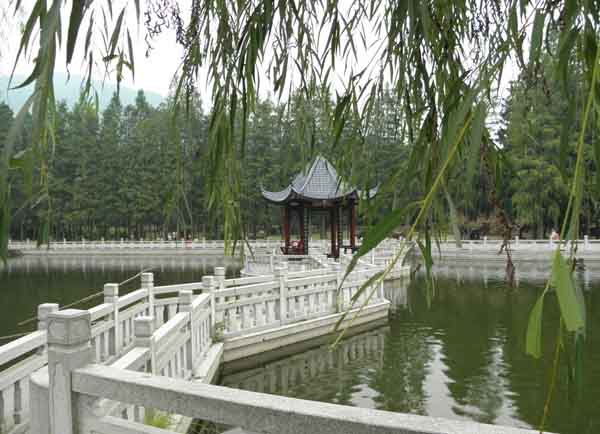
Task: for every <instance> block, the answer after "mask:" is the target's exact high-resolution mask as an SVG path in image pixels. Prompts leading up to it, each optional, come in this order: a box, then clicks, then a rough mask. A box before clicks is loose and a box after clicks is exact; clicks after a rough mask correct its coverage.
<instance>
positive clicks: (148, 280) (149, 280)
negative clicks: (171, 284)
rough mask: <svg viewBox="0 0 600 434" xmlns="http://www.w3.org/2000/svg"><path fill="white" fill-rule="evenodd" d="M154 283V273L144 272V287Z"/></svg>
mask: <svg viewBox="0 0 600 434" xmlns="http://www.w3.org/2000/svg"><path fill="white" fill-rule="evenodd" d="M151 285H154V273H142V287H144V288H146V287H148V286H151Z"/></svg>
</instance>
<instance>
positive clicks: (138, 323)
mask: <svg viewBox="0 0 600 434" xmlns="http://www.w3.org/2000/svg"><path fill="white" fill-rule="evenodd" d="M154 324H155V321H154V317H153V316H138V317H137V318H135V319H134V320H133V335H134V344H135V346H136V347H142V348H148V351H149V352H150V360H149V362H148V363H146V366H145V370H146V372H150V373H152V374H156V372H155V371H156V353H155V351H154V339H153V337H152V334H153V333H154Z"/></svg>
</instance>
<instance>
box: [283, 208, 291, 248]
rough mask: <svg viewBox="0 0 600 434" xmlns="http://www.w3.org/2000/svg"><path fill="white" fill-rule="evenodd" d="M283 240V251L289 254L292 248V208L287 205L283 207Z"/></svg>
mask: <svg viewBox="0 0 600 434" xmlns="http://www.w3.org/2000/svg"><path fill="white" fill-rule="evenodd" d="M283 240H284V243H285V244H284V246H285V247H284V248H283V253H284V254H285V255H287V254H288V252H289V250H290V209H289V207H288V206H287V205H285V206H284V208H283Z"/></svg>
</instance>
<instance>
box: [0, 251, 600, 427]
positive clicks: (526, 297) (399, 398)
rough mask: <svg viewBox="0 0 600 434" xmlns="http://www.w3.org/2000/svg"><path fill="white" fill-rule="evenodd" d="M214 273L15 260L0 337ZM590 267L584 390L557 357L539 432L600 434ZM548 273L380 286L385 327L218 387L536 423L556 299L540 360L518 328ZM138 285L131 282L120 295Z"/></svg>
mask: <svg viewBox="0 0 600 434" xmlns="http://www.w3.org/2000/svg"><path fill="white" fill-rule="evenodd" d="M222 265H227V273H228V275H229V276H232V275H233V274H235V273H237V272H238V270H239V265H238V264H237V263H236V262H232V261H227V260H226V259H225V258H218V257H200V256H175V255H174V256H168V257H157V256H152V257H145V258H144V257H139V256H110V257H109V256H89V257H88V256H85V257H74V256H65V257H59V256H49V257H37V256H26V257H23V258H17V259H12V260H10V262H9V265H8V268H3V269H2V270H0V306H1V309H2V314H1V315H0V334H1V335H7V334H11V333H17V332H21V331H26V330H28V329H31V328H32V327H33V324H31V326H30V327H29V328H23V327H17V326H16V323H17V322H19V321H22V320H24V319H26V318H28V317H31V316H34V315H35V311H36V307H37V305H38V304H40V303H43V302H57V303H60V304H61V305H65V304H67V303H71V302H73V301H76V300H78V299H80V298H82V297H85V296H87V295H89V294H92V293H95V292H97V291H100V290H102V285H103V284H104V283H107V282H121V281H123V280H125V279H127V278H129V277H130V276H132V275H134V274H136V273H138V272H139V271H140V270H142V269H147V268H153V270H152V271H153V272H154V274H155V285H163V284H172V283H183V282H191V281H199V280H201V278H202V276H203V275H204V274H212V269H213V267H214V266H222ZM588 268H589V269H588V270H587V271H586V272H584V273H580V274H579V275H578V277H579V278H580V280H581V283H580V284H581V285H582V286H583V288H584V292H585V297H586V306H587V338H586V339H587V340H586V345H585V347H586V348H585V353H584V361H583V364H584V370H585V379H584V381H585V386H584V391H583V395H582V396H580V397H576V396H569V392H568V388H567V384H566V381H565V373H566V370H567V365H566V363H565V361H564V358H563V359H562V363H561V370H560V374H561V375H560V381H559V383H558V387H557V390H556V394H555V400H554V401H553V405H552V408H551V412H550V417H549V421H548V424H547V428H546V429H547V430H550V431H553V432H557V433H561V434H596V433H598V432H600V412H598V408H599V405H600V334H599V333H598V331H599V330H600V306H598V305H599V304H600V276H599V275H598V273H597V272H595V271H593V268H594V267H593V266H588ZM547 272H548V267H547V266H544V265H531V266H527V267H523V266H519V268H518V273H517V277H518V281H519V285H518V287H517V288H513V289H511V288H508V287H507V286H506V285H505V284H504V283H503V280H502V278H503V277H502V276H503V272H502V264H498V265H495V264H464V265H456V264H448V263H446V264H443V263H442V264H440V265H438V266H437V269H436V277H437V285H436V289H435V292H434V293H433V294H431V297H427V296H426V294H427V292H426V289H425V288H426V284H425V280H424V279H423V277H422V276H420V275H417V276H416V278H415V279H413V280H412V281H410V282H409V281H408V280H399V281H396V282H395V283H394V284H393V285H387V287H386V294H387V296H388V297H389V298H390V299H392V300H393V312H392V314H391V316H390V320H389V321H388V322H387V324H381V325H379V326H377V327H372V328H370V329H368V330H365V331H362V332H361V333H358V334H355V335H353V336H351V337H349V338H348V339H346V340H344V341H343V342H342V343H341V344H340V345H339V346H338V347H337V348H336V349H335V350H333V351H331V350H330V349H329V343H330V338H328V339H322V340H321V341H315V342H311V343H309V344H307V345H304V346H303V347H298V348H290V349H288V350H289V351H287V352H288V354H284V353H281V354H279V355H278V356H277V359H276V360H266V359H264V358H262V359H260V360H259V359H249V360H245V361H244V363H243V364H238V365H237V366H236V365H233V366H225V371H224V372H225V374H224V375H223V376H222V378H221V383H222V384H224V385H228V386H234V387H240V388H245V389H248V390H257V391H264V392H268V393H276V394H280V395H286V396H293V397H298V398H305V399H313V400H319V401H323V402H332V403H341V404H347V405H354V406H361V407H370V408H378V409H383V410H389V411H397V412H409V413H416V414H423V415H430V416H440V417H448V418H452V419H469V420H475V421H480V422H485V423H494V424H502V425H512V426H518V427H534V426H536V425H537V424H538V422H539V420H540V417H541V414H542V409H543V405H544V400H545V397H546V393H547V385H548V379H549V368H550V364H551V362H550V360H551V356H552V354H551V353H552V350H553V348H554V342H555V336H556V330H557V328H558V311H557V308H556V299H555V298H554V295H551V296H549V297H548V301H547V303H546V305H545V311H544V322H543V342H544V343H543V349H544V357H543V358H542V359H541V360H534V359H532V358H531V357H529V356H526V355H525V351H524V347H525V329H526V326H527V320H528V316H529V311H530V310H531V307H532V306H533V303H534V302H535V300H536V298H537V296H538V294H539V293H540V291H541V289H542V288H543V285H544V276H546V274H547ZM138 286H139V279H137V280H136V283H132V284H129V285H127V286H125V288H124V289H123V292H127V291H130V290H134V289H136V288H137V287H138ZM100 300H101V297H100V298H98V299H97V300H95V301H94V302H90V303H88V304H87V305H82V306H81V307H87V306H89V305H93V304H97V303H99V302H100ZM290 351H294V353H290Z"/></svg>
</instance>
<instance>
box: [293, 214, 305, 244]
mask: <svg viewBox="0 0 600 434" xmlns="http://www.w3.org/2000/svg"><path fill="white" fill-rule="evenodd" d="M305 212H306V210H305V209H304V206H301V207H300V208H299V209H298V220H300V245H301V246H302V252H303V253H304V243H305V242H306V240H305V239H304V228H305V225H304V214H305ZM294 253H296V252H294Z"/></svg>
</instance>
